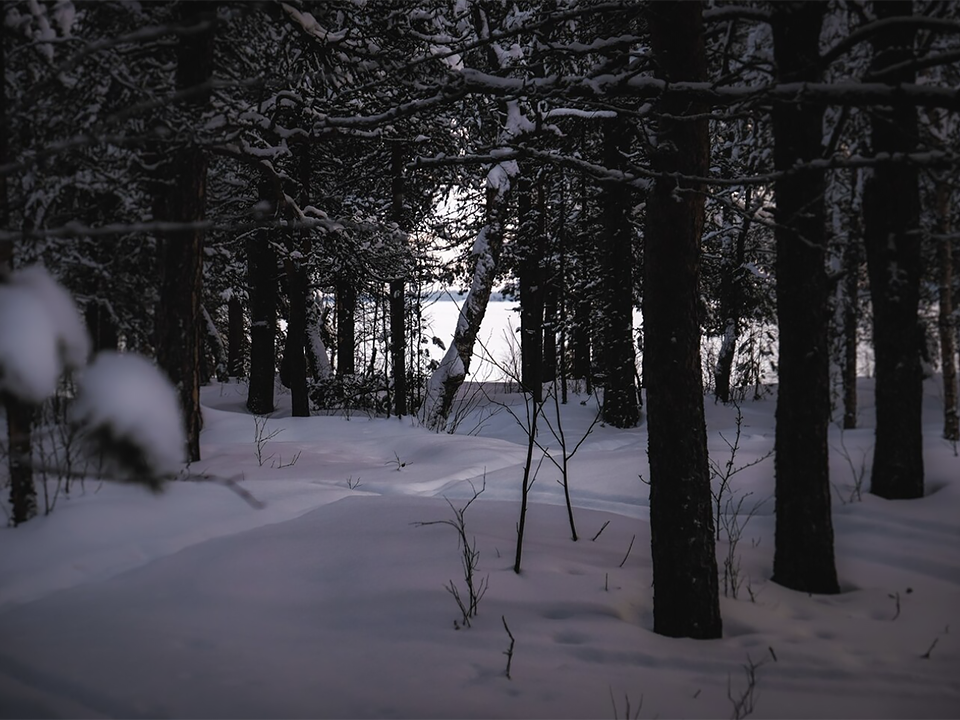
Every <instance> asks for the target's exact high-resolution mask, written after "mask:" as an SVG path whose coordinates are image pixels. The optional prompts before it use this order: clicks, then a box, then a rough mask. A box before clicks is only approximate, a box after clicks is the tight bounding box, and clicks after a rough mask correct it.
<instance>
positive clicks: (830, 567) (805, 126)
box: [772, 3, 840, 593]
mask: <svg viewBox="0 0 960 720" xmlns="http://www.w3.org/2000/svg"><path fill="white" fill-rule="evenodd" d="M825 8H826V6H825V5H824V4H822V3H780V4H777V5H774V6H773V37H774V55H775V58H776V62H777V67H778V69H779V73H780V80H781V82H797V81H809V82H815V81H816V80H817V78H818V76H819V71H818V69H817V65H818V60H819V54H818V49H819V38H820V27H821V24H822V22H823V12H824V9H825ZM772 119H773V133H774V138H775V144H774V153H773V155H774V164H775V167H776V169H777V170H778V171H781V172H784V171H787V170H789V169H790V168H792V167H793V166H794V165H796V164H797V163H798V162H806V161H809V160H813V159H816V158H818V157H820V154H821V152H822V150H821V143H822V133H823V130H822V127H823V108H822V107H821V106H815V105H802V106H799V107H797V106H793V105H786V104H777V105H775V106H774V108H773V118H772ZM775 189H776V195H777V209H776V221H777V225H776V228H775V236H776V242H777V266H776V267H777V321H778V323H779V328H780V353H779V358H780V360H779V390H778V393H777V423H776V438H775V447H776V456H775V461H774V468H775V473H776V520H777V525H776V548H775V551H774V557H773V580H774V582H777V583H779V584H781V585H784V586H785V587H789V588H792V589H794V590H800V591H802V592H809V593H836V592H839V591H840V587H839V584H838V582H837V570H836V566H835V564H834V553H833V522H832V518H831V515H830V472H829V463H828V460H829V458H828V451H827V430H828V428H829V425H830V353H829V348H828V340H827V324H828V313H827V295H828V292H829V288H828V284H827V273H826V261H825V257H824V253H825V250H826V227H825V216H824V206H823V196H824V192H825V190H826V182H825V179H824V173H823V170H819V169H813V170H804V171H795V172H792V173H789V174H785V175H783V176H781V177H780V178H779V179H778V180H777V181H776V188H775Z"/></svg>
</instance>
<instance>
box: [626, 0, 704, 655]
mask: <svg viewBox="0 0 960 720" xmlns="http://www.w3.org/2000/svg"><path fill="white" fill-rule="evenodd" d="M701 13H702V7H701V4H700V3H695V2H660V3H651V4H650V6H649V10H648V21H649V27H650V37H651V44H652V46H653V52H654V58H655V60H656V62H657V65H658V76H659V77H661V78H663V79H666V80H668V81H671V82H673V81H684V80H693V81H696V80H703V79H704V78H705V77H706V56H705V51H704V38H703V18H702V14H701ZM659 110H660V117H659V119H658V124H659V129H658V132H657V149H656V152H655V155H654V157H653V167H654V169H655V170H656V171H658V172H660V173H664V175H661V176H660V177H658V178H657V180H656V181H655V183H654V187H653V191H652V194H651V195H650V198H649V201H648V205H647V227H646V246H645V252H646V257H645V260H644V301H643V314H644V340H645V344H644V377H645V380H646V387H647V413H648V415H647V422H648V426H649V445H648V450H647V455H648V458H649V461H650V536H651V550H652V556H653V593H654V594H653V629H654V632H656V633H659V634H660V635H667V636H670V637H692V638H718V637H720V636H721V634H722V631H723V625H722V621H721V619H720V605H719V586H718V578H717V558H716V550H715V540H714V531H713V527H714V525H713V512H712V502H711V500H712V498H711V495H710V468H709V464H708V455H707V436H706V426H705V423H704V417H703V380H702V376H701V374H700V373H701V367H700V323H699V320H698V304H699V303H698V298H699V272H700V236H701V232H702V229H703V208H704V195H703V188H702V187H701V186H700V184H698V183H694V182H691V181H687V180H683V181H680V180H678V179H677V178H676V176H674V175H673V174H674V173H677V174H686V175H696V176H703V175H705V174H706V172H707V168H708V163H709V158H710V137H709V135H708V128H707V119H706V117H700V118H697V119H691V118H683V117H682V116H684V115H696V114H698V113H702V112H703V111H704V108H701V107H699V106H697V105H694V104H690V103H687V102H683V101H677V100H675V99H671V98H666V99H664V100H662V101H661V102H660V104H659ZM666 174H670V176H667V175H666Z"/></svg>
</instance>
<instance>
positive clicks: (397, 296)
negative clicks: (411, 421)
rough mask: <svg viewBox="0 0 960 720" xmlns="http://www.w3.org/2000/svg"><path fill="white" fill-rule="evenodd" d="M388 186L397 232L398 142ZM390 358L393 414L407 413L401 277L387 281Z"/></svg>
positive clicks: (399, 217)
mask: <svg viewBox="0 0 960 720" xmlns="http://www.w3.org/2000/svg"><path fill="white" fill-rule="evenodd" d="M390 161H391V175H392V183H391V185H392V186H391V189H392V191H393V200H392V205H391V209H390V215H391V219H392V220H393V222H395V223H396V224H397V228H398V230H399V231H400V232H404V219H405V218H404V212H403V193H404V188H403V150H402V148H401V147H400V144H399V143H394V144H393V147H392V155H391V158H390ZM390 358H391V362H392V374H393V411H394V413H396V415H397V417H403V416H404V415H406V414H407V289H406V283H405V282H404V279H403V278H402V277H400V278H394V279H393V280H391V281H390Z"/></svg>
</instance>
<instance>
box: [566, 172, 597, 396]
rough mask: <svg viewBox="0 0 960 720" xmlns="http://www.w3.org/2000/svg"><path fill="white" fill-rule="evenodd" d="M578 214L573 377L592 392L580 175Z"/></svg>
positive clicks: (587, 249) (588, 257)
mask: <svg viewBox="0 0 960 720" xmlns="http://www.w3.org/2000/svg"><path fill="white" fill-rule="evenodd" d="M578 204H579V212H578V214H577V223H576V248H575V249H574V255H575V261H574V262H575V264H576V268H577V278H576V282H575V290H574V292H573V297H572V304H573V339H572V346H573V364H572V368H571V374H572V375H573V377H574V378H576V379H578V380H585V381H586V384H587V388H586V391H587V393H589V392H590V370H591V361H590V315H591V313H590V290H589V288H588V287H587V277H588V275H589V273H588V269H589V268H590V266H591V262H592V259H593V258H592V250H593V243H592V242H591V238H590V235H589V233H588V231H587V206H588V198H587V182H586V177H585V176H584V175H583V174H582V173H581V174H580V198H579V201H578Z"/></svg>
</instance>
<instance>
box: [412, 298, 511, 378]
mask: <svg viewBox="0 0 960 720" xmlns="http://www.w3.org/2000/svg"><path fill="white" fill-rule="evenodd" d="M463 300H464V298H462V297H459V296H456V295H455V296H454V298H453V299H443V300H438V301H436V302H435V303H433V304H432V305H430V306H429V307H428V308H425V309H424V321H425V322H426V323H427V327H428V328H429V330H428V333H429V335H431V336H436V337H438V338H440V340H441V341H442V342H443V344H444V345H446V346H449V344H450V342H451V341H452V339H453V331H454V330H455V329H456V327H457V320H458V319H459V317H460V306H461V305H462V304H463ZM519 308H520V303H518V302H516V301H514V300H491V301H490V303H489V304H488V305H487V312H486V314H485V315H484V316H483V324H482V325H481V326H480V334H479V335H478V336H477V345H476V347H475V348H474V353H473V360H472V361H471V363H470V379H471V380H503V379H504V375H503V372H502V371H501V369H500V368H498V367H497V364H501V365H504V366H506V367H510V364H511V362H512V360H511V357H519V352H520V351H519V340H520V339H519V337H518V336H517V333H516V331H517V329H519V327H520V313H519ZM512 348H516V351H515V352H514V350H513V349H512ZM443 354H444V351H443V350H441V349H440V348H439V347H438V346H436V345H434V344H431V345H430V357H431V358H433V359H434V360H438V361H439V360H441V359H442V358H443Z"/></svg>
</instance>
